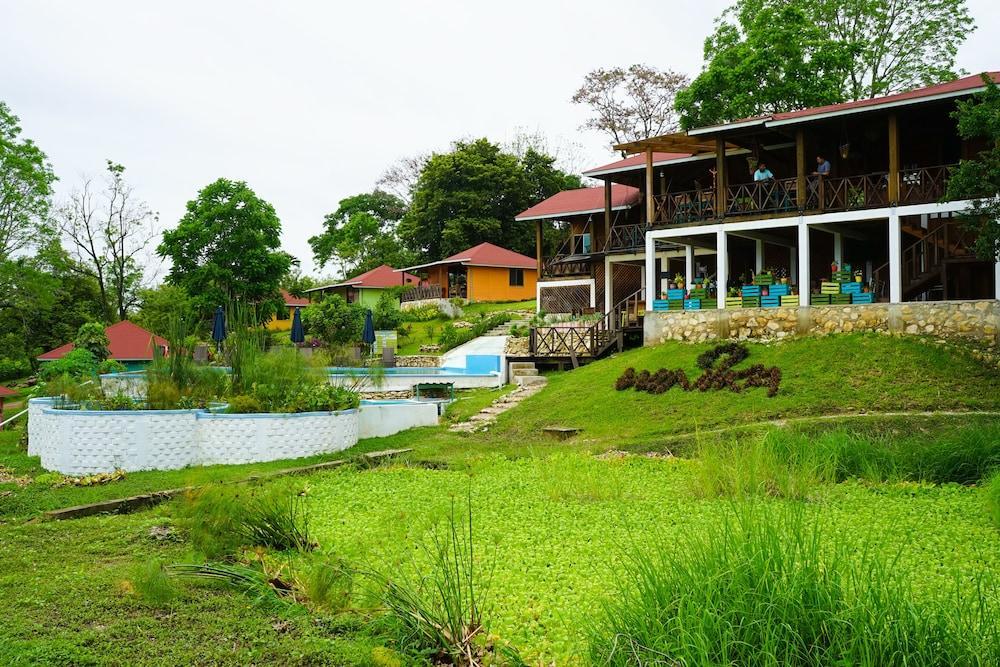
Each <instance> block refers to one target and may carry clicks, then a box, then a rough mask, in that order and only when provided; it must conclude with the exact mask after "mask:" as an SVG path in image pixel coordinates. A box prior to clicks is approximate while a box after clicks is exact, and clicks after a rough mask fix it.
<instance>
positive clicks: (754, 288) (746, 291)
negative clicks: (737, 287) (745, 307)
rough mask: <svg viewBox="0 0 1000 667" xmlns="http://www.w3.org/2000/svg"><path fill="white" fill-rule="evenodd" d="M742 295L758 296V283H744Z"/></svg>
mask: <svg viewBox="0 0 1000 667" xmlns="http://www.w3.org/2000/svg"><path fill="white" fill-rule="evenodd" d="M743 296H745V297H750V296H760V285H744V286H743Z"/></svg>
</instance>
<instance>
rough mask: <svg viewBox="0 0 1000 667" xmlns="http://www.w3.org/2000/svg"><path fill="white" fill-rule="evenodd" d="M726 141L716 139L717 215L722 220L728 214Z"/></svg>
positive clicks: (719, 138)
mask: <svg viewBox="0 0 1000 667" xmlns="http://www.w3.org/2000/svg"><path fill="white" fill-rule="evenodd" d="M726 181H727V178H726V141H725V140H724V139H722V138H721V137H717V138H716V139H715V215H716V217H719V218H721V217H722V216H723V215H724V214H725V212H726V208H727V207H726Z"/></svg>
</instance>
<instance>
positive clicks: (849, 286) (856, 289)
mask: <svg viewBox="0 0 1000 667" xmlns="http://www.w3.org/2000/svg"><path fill="white" fill-rule="evenodd" d="M840 293H841V294H861V283H841V285H840Z"/></svg>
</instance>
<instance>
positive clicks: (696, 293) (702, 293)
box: [688, 288, 708, 299]
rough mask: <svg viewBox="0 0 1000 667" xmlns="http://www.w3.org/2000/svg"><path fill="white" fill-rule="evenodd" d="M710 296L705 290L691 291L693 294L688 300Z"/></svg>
mask: <svg viewBox="0 0 1000 667" xmlns="http://www.w3.org/2000/svg"><path fill="white" fill-rule="evenodd" d="M707 296H708V290H707V289H705V288H696V289H692V290H691V294H690V296H689V297H688V298H691V299H704V298H705V297H707Z"/></svg>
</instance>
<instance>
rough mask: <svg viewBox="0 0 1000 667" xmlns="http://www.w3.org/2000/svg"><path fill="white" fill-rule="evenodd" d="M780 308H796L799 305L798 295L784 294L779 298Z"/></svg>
mask: <svg viewBox="0 0 1000 667" xmlns="http://www.w3.org/2000/svg"><path fill="white" fill-rule="evenodd" d="M781 305H782V306H798V305H799V295H798V294H786V295H785V296H783V297H781Z"/></svg>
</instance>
